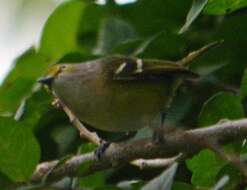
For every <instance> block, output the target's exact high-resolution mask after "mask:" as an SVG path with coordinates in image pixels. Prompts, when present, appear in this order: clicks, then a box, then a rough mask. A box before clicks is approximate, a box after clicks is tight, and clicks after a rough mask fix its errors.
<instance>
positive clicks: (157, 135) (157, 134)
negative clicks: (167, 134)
mask: <svg viewBox="0 0 247 190" xmlns="http://www.w3.org/2000/svg"><path fill="white" fill-rule="evenodd" d="M165 118H166V113H165V112H162V113H161V121H160V126H158V128H156V129H154V130H153V136H152V141H153V142H154V143H155V144H160V143H163V142H164V135H163V127H164V123H165Z"/></svg>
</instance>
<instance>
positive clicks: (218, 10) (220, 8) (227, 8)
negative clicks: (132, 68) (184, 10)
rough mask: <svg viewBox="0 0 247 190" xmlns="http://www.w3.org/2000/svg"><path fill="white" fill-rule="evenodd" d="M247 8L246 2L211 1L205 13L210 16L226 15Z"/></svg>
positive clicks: (239, 0) (233, 0) (232, 0)
mask: <svg viewBox="0 0 247 190" xmlns="http://www.w3.org/2000/svg"><path fill="white" fill-rule="evenodd" d="M246 6H247V1H246V0H209V1H208V4H207V5H206V7H205V9H204V11H203V13H205V14H210V15H224V14H229V13H231V12H233V11H236V10H238V9H241V8H244V7H246Z"/></svg>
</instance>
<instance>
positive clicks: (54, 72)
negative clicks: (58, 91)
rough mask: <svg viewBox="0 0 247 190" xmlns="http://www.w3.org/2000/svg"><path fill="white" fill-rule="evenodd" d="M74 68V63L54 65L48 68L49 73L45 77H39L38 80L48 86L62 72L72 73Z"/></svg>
mask: <svg viewBox="0 0 247 190" xmlns="http://www.w3.org/2000/svg"><path fill="white" fill-rule="evenodd" d="M74 70H75V67H74V66H73V64H57V65H53V66H51V67H50V68H49V69H48V71H47V73H46V74H45V75H44V76H43V77H41V78H39V79H38V82H39V83H41V84H43V85H46V86H48V87H51V85H52V82H53V81H54V79H56V77H58V76H59V75H60V74H66V73H70V72H73V71H74Z"/></svg>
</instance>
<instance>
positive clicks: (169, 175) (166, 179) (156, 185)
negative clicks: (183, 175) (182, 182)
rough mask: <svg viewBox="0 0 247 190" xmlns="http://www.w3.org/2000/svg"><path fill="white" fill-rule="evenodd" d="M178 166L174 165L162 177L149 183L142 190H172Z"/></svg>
mask: <svg viewBox="0 0 247 190" xmlns="http://www.w3.org/2000/svg"><path fill="white" fill-rule="evenodd" d="M177 167H178V164H177V163H174V164H173V165H172V166H170V167H169V168H168V169H166V170H165V171H164V172H163V173H162V174H161V175H160V176H158V177H156V178H154V179H153V180H151V181H150V182H148V183H147V184H146V185H145V186H144V187H142V188H141V190H153V189H165V190H170V189H171V187H172V184H173V180H174V176H175V173H176V171H177Z"/></svg>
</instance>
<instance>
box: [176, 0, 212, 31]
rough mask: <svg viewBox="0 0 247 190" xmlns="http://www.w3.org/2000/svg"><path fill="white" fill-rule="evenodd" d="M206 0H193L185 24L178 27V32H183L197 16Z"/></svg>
mask: <svg viewBox="0 0 247 190" xmlns="http://www.w3.org/2000/svg"><path fill="white" fill-rule="evenodd" d="M207 2H208V0H194V1H193V3H192V6H191V8H190V10H189V13H188V15H187V17H186V21H185V24H184V25H183V26H182V28H181V29H180V31H179V33H180V34H181V33H183V32H185V31H186V30H187V29H188V28H189V27H190V25H191V24H192V22H193V21H194V20H195V19H196V18H197V17H198V16H199V14H200V13H201V11H202V10H203V8H204V7H205V5H206V4H207Z"/></svg>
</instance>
